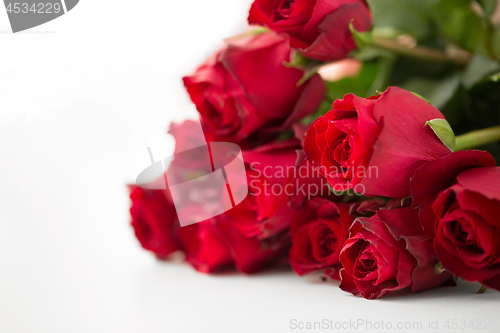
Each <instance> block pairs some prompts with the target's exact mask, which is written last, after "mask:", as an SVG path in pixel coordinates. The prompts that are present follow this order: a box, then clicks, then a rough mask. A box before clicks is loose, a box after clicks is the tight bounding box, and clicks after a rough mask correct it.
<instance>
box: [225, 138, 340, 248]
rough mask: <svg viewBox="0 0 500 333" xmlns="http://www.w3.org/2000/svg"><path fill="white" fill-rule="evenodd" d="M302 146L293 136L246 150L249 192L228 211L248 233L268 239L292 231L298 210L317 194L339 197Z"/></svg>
mask: <svg viewBox="0 0 500 333" xmlns="http://www.w3.org/2000/svg"><path fill="white" fill-rule="evenodd" d="M300 149H301V147H300V144H299V142H298V140H296V139H290V140H287V141H282V142H271V143H268V144H265V145H262V146H260V147H257V148H255V149H251V150H245V151H243V159H244V161H245V164H246V171H247V183H248V189H249V194H248V196H247V197H246V199H245V200H243V201H242V202H241V203H240V205H239V206H238V207H237V208H238V209H232V210H230V211H228V212H226V213H225V214H227V215H228V216H230V217H231V218H232V219H233V220H234V221H237V222H235V227H236V228H238V229H239V230H240V231H241V232H242V233H243V234H244V235H245V236H247V237H257V238H258V239H266V238H269V237H272V236H275V235H278V234H280V233H281V232H283V231H285V230H288V229H289V228H290V223H291V221H292V218H293V215H294V214H295V211H296V209H297V208H299V207H300V206H301V205H302V204H303V203H304V202H305V201H306V200H309V199H311V198H313V197H325V198H329V199H330V200H334V201H335V200H337V201H338V200H339V198H340V197H339V196H336V195H335V194H334V193H333V192H332V191H331V190H330V188H329V186H328V183H327V182H326V180H325V179H324V177H322V176H321V175H320V174H319V173H318V172H317V171H316V170H314V169H313V168H312V166H311V165H310V164H308V163H307V161H306V160H305V157H304V154H303V152H302V151H301V150H300Z"/></svg>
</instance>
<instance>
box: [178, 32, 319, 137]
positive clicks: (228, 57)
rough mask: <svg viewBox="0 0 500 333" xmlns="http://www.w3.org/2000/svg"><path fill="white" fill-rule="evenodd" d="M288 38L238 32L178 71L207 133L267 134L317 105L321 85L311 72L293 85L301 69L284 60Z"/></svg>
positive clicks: (242, 135)
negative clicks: (188, 69)
mask: <svg viewBox="0 0 500 333" xmlns="http://www.w3.org/2000/svg"><path fill="white" fill-rule="evenodd" d="M288 44H289V41H288V37H286V36H282V35H278V34H276V33H274V32H267V33H260V34H255V33H248V34H243V35H242V36H237V37H234V38H232V39H228V40H227V41H226V44H225V45H224V47H223V48H222V49H220V50H219V51H217V52H216V53H215V54H213V55H212V56H211V57H210V58H209V59H208V60H207V61H205V62H204V63H203V64H202V65H201V66H200V67H198V69H197V70H196V72H195V73H194V74H193V75H190V76H186V77H184V85H185V86H186V89H187V91H188V93H189V95H190V96H191V99H192V101H193V102H194V103H195V104H196V108H197V109H198V111H199V112H200V115H201V118H202V121H203V126H204V128H205V130H206V132H207V135H208V136H210V137H216V138H219V139H220V140H223V141H231V142H237V143H240V142H242V141H243V140H245V139H247V138H249V137H250V136H252V137H254V138H255V137H259V136H260V137H264V138H268V137H269V136H270V135H271V136H272V135H275V133H277V132H279V131H281V130H282V129H284V128H289V127H290V126H291V125H292V124H293V123H294V122H295V121H297V120H299V119H301V118H303V117H304V116H306V115H308V114H310V113H312V112H314V111H315V110H316V109H317V107H318V106H319V105H320V103H321V101H322V99H323V95H324V92H325V85H324V83H323V81H322V79H321V77H320V76H319V75H315V76H314V77H313V78H311V79H310V80H309V81H308V82H306V83H305V84H303V85H300V86H297V83H298V81H299V80H300V79H301V78H302V76H303V75H304V71H302V70H299V69H297V68H291V67H285V66H284V63H285V62H288V61H290V47H289V45H288ZM257 132H259V133H258V134H257ZM270 133H274V134H270Z"/></svg>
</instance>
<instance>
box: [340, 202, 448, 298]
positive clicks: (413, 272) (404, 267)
mask: <svg viewBox="0 0 500 333" xmlns="http://www.w3.org/2000/svg"><path fill="white" fill-rule="evenodd" d="M340 262H341V263H342V266H343V267H344V268H343V269H342V270H341V271H340V275H341V279H342V281H341V283H340V288H341V289H342V290H344V291H346V292H349V293H352V294H354V295H356V296H363V297H364V298H366V299H374V298H380V297H382V296H384V295H386V294H387V293H389V292H391V291H395V290H401V289H405V288H408V289H409V290H411V291H412V292H419V291H423V290H426V289H429V288H433V287H436V286H439V285H441V284H443V283H445V282H447V281H448V280H449V279H450V278H451V274H449V273H447V272H444V273H441V274H436V271H435V265H436V264H437V263H438V261H437V259H436V256H435V253H434V250H433V247H432V240H431V239H430V238H429V237H428V236H427V235H426V234H425V233H424V231H423V230H422V228H421V227H420V225H419V223H418V211H417V210H415V209H413V208H411V207H405V208H396V209H389V210H379V211H378V212H377V213H376V214H375V215H374V216H372V217H369V218H364V217H360V218H358V219H356V220H355V221H354V223H353V225H352V226H351V229H350V237H349V239H348V240H347V241H346V242H345V244H344V247H343V248H342V251H341V252H340Z"/></svg>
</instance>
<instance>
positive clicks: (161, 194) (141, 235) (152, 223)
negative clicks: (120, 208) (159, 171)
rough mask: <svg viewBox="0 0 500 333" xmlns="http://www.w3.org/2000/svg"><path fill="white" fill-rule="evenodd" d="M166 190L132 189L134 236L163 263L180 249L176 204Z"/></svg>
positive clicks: (136, 187) (131, 213) (135, 187)
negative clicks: (169, 197)
mask: <svg viewBox="0 0 500 333" xmlns="http://www.w3.org/2000/svg"><path fill="white" fill-rule="evenodd" d="M168 196H169V193H168V192H167V191H165V190H145V189H142V188H140V187H138V186H130V199H131V200H132V206H131V207H130V215H131V217H132V222H131V224H132V227H133V228H134V232H135V236H136V237H137V239H138V240H139V242H140V243H141V245H142V247H143V248H145V249H146V250H148V251H151V252H153V253H154V254H155V255H156V256H157V257H158V258H160V259H164V258H166V257H167V256H168V255H169V254H171V253H172V252H175V251H177V250H179V249H180V247H179V240H178V238H177V230H178V229H179V222H178V220H177V214H176V213H175V207H174V204H173V203H172V202H171V199H168Z"/></svg>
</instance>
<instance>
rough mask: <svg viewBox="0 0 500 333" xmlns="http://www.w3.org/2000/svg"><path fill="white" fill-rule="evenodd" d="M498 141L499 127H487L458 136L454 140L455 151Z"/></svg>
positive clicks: (499, 136) (499, 137)
mask: <svg viewBox="0 0 500 333" xmlns="http://www.w3.org/2000/svg"><path fill="white" fill-rule="evenodd" d="M496 141H500V126H495V127H489V128H484V129H480V130H477V131H472V132H469V133H465V134H462V135H459V136H457V137H456V138H455V151H457V150H465V149H470V148H475V147H479V146H482V145H485V144H488V143H492V142H496Z"/></svg>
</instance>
